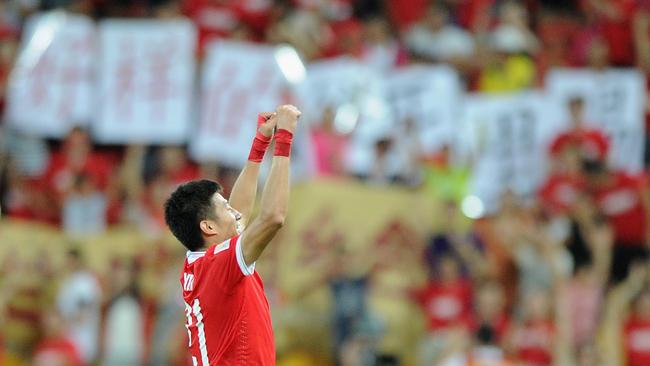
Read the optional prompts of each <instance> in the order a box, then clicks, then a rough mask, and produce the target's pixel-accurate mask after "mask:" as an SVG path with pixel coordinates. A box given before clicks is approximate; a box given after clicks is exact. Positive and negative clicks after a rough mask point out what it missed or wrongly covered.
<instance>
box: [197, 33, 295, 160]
mask: <svg viewBox="0 0 650 366" xmlns="http://www.w3.org/2000/svg"><path fill="white" fill-rule="evenodd" d="M285 84H286V83H285V80H284V76H283V74H282V72H281V71H280V68H279V67H278V64H277V63H276V61H275V48H274V47H270V46H259V45H255V44H248V43H236V42H226V41H223V42H221V41H220V42H216V43H212V44H211V45H210V46H208V50H207V56H206V58H205V60H204V65H203V73H202V79H201V115H200V123H199V126H198V128H197V129H196V132H195V134H194V136H193V137H192V141H191V144H190V152H191V154H192V156H193V157H194V158H195V159H196V160H199V161H219V162H220V163H223V164H225V165H228V166H237V167H239V166H241V165H242V164H243V163H244V162H245V161H246V158H247V157H248V152H249V149H250V144H251V141H252V139H253V137H254V136H255V128H256V125H257V122H256V121H257V114H258V113H259V112H262V111H274V110H275V108H276V107H277V106H278V105H279V104H281V103H282V102H283V92H284V91H285V90H286V89H285Z"/></svg>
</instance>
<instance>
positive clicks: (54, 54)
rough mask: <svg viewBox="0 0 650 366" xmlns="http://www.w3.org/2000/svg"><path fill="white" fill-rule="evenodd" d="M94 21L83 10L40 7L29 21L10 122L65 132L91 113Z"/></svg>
mask: <svg viewBox="0 0 650 366" xmlns="http://www.w3.org/2000/svg"><path fill="white" fill-rule="evenodd" d="M95 39H96V32H95V25H94V23H93V21H92V20H91V19H90V18H88V17H85V16H80V15H71V14H66V13H64V12H49V13H41V14H37V15H34V16H32V17H30V18H29V19H28V21H27V23H26V25H25V30H24V33H23V39H22V43H21V46H20V51H19V54H18V59H17V61H16V65H15V67H14V69H13V70H12V72H11V76H10V78H9V85H8V95H7V101H8V106H7V114H6V118H7V120H8V123H9V124H11V125H13V126H15V127H16V128H18V129H19V130H21V131H24V132H27V133H29V134H33V135H36V136H45V137H62V136H64V135H65V134H66V133H67V132H68V131H69V130H70V128H71V127H73V126H75V125H86V124H87V123H88V122H89V119H90V117H91V116H92V108H93V100H92V97H93V95H94V93H93V89H92V86H93V84H92V83H93V80H94V79H93V77H94V75H93V73H94V64H95V56H96V54H95V49H94V45H95Z"/></svg>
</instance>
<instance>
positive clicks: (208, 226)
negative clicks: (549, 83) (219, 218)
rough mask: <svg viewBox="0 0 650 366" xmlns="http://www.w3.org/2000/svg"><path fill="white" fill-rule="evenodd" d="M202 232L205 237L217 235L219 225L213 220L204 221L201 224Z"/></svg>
mask: <svg viewBox="0 0 650 366" xmlns="http://www.w3.org/2000/svg"><path fill="white" fill-rule="evenodd" d="M199 226H200V227H201V231H202V232H203V234H205V235H215V234H217V225H216V224H215V223H214V221H212V220H202V221H201V222H200V223H199Z"/></svg>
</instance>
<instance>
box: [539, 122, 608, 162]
mask: <svg viewBox="0 0 650 366" xmlns="http://www.w3.org/2000/svg"><path fill="white" fill-rule="evenodd" d="M569 147H574V148H578V149H580V153H581V156H583V157H587V158H595V159H600V160H602V159H605V158H606V157H607V153H608V151H609V139H608V138H607V136H606V135H605V134H604V133H603V132H601V131H600V130H598V129H592V128H582V129H573V130H569V131H565V132H562V133H560V134H559V135H557V136H556V137H555V138H554V139H553V141H552V142H551V145H550V153H551V155H557V154H560V153H562V152H563V151H564V150H565V149H567V148H569Z"/></svg>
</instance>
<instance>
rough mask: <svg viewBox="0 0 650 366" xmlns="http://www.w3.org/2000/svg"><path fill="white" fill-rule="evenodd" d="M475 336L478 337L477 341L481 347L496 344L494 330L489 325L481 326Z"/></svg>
mask: <svg viewBox="0 0 650 366" xmlns="http://www.w3.org/2000/svg"><path fill="white" fill-rule="evenodd" d="M474 336H475V337H476V341H477V342H478V343H479V344H481V345H490V344H494V339H495V334H494V328H492V326H490V325H489V324H481V326H480V327H479V328H478V329H477V330H476V333H475V334H474Z"/></svg>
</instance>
